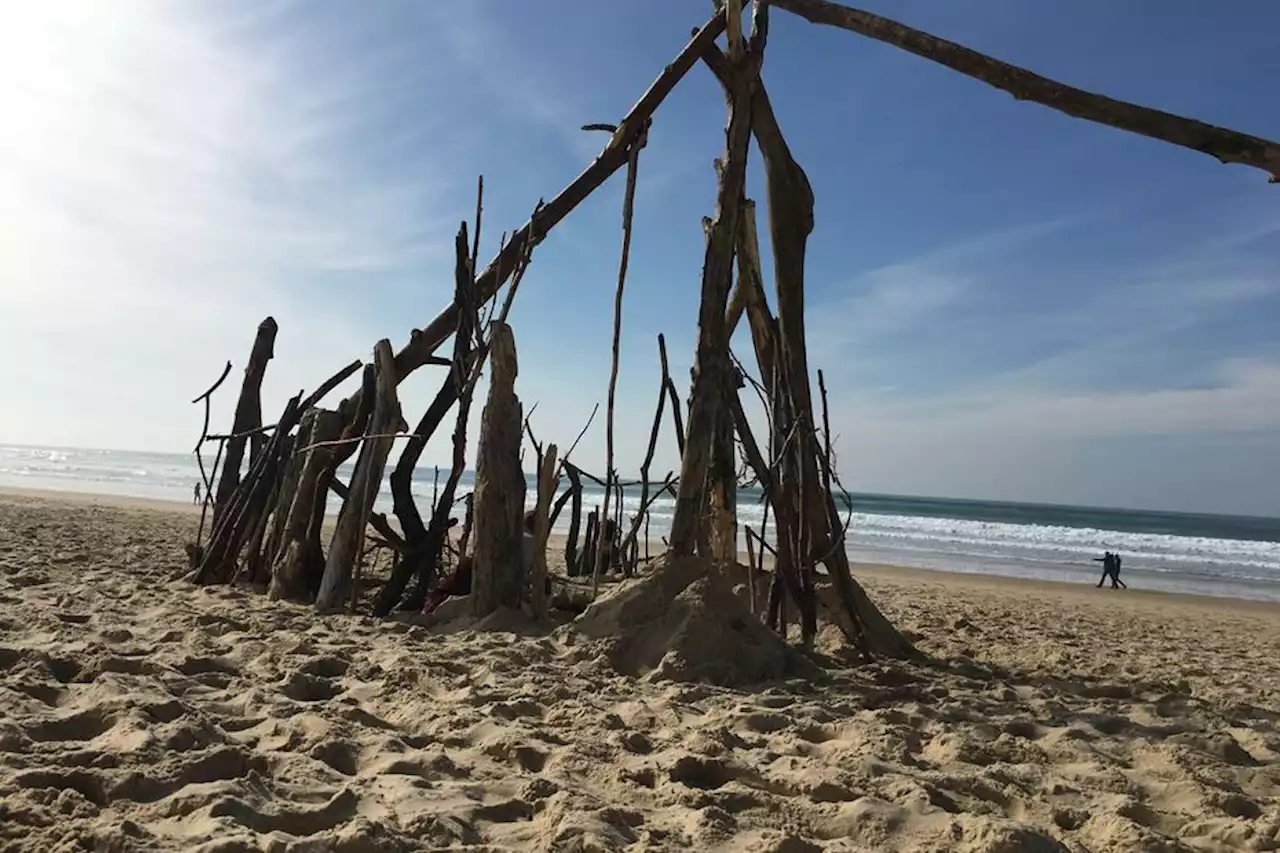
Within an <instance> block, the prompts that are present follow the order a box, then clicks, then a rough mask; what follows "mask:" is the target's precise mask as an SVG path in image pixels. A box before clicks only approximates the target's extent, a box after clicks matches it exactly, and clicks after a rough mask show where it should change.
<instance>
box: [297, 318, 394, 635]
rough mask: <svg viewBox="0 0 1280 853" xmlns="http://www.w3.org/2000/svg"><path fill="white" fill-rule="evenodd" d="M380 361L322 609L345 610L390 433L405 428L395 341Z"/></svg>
mask: <svg viewBox="0 0 1280 853" xmlns="http://www.w3.org/2000/svg"><path fill="white" fill-rule="evenodd" d="M373 355H374V363H375V364H376V365H377V377H376V384H375V388H376V391H375V399H374V403H373V411H372V414H371V415H370V417H369V423H368V426H367V427H366V429H365V438H364V440H363V441H362V442H361V443H360V451H359V454H358V455H357V457H356V465H355V470H354V471H353V472H352V475H351V491H350V494H348V496H347V500H346V501H344V502H343V504H342V509H341V510H340V511H339V513H338V521H337V524H336V526H335V528H334V533H333V539H332V541H331V542H330V544H329V554H328V557H327V559H326V560H325V566H324V576H323V577H322V578H321V580H320V590H319V592H317V593H316V609H317V610H320V611H321V612H326V611H333V610H337V609H339V608H340V607H341V606H342V604H343V601H344V600H345V599H346V595H345V593H346V592H347V590H348V589H349V587H350V584H351V583H352V579H353V578H354V576H355V565H356V561H357V560H359V559H360V558H361V554H362V553H363V551H364V535H365V527H366V525H368V523H369V513H370V512H372V511H373V502H374V500H375V499H376V498H377V496H378V486H379V484H381V482H382V474H383V471H384V470H385V468H386V464H387V456H388V455H389V454H390V453H391V444H392V441H393V439H392V438H390V437H389V434H390V433H392V432H394V431H395V430H396V429H398V428H399V426H400V403H399V400H398V399H397V397H396V372H395V361H394V360H393V356H392V353H391V342H390V341H388V340H386V339H383V340H381V341H378V345H377V346H376V347H375V348H374V351H373Z"/></svg>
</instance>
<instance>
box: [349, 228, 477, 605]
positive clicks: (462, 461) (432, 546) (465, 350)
mask: <svg viewBox="0 0 1280 853" xmlns="http://www.w3.org/2000/svg"><path fill="white" fill-rule="evenodd" d="M453 283H454V301H455V303H456V304H459V305H464V306H466V310H465V312H464V313H463V315H462V319H461V322H460V323H459V325H458V331H457V335H456V336H455V338H454V345H453V361H452V362H451V367H450V370H449V375H448V376H447V377H446V378H445V380H444V382H443V383H442V384H441V386H440V390H439V391H438V392H437V393H436V397H435V400H434V401H432V404H431V406H430V408H429V409H428V410H427V412H426V414H425V415H424V416H423V419H422V423H421V424H419V427H420V428H429V429H430V430H431V431H432V432H434V431H435V429H436V426H435V425H434V424H433V423H432V421H433V420H435V419H437V418H442V417H443V416H444V414H445V412H446V411H447V410H448V407H449V406H450V405H452V403H453V402H454V401H456V402H457V404H458V412H457V415H456V416H455V418H454V426H453V457H452V464H451V466H450V468H449V477H448V479H447V480H446V481H445V485H444V488H443V489H442V490H441V491H440V492H439V494H438V495H437V497H436V500H435V505H434V506H433V507H432V515H431V522H430V523H429V524H428V525H427V526H426V528H425V530H424V529H423V528H422V519H421V517H420V516H419V515H418V508H417V505H416V503H415V502H414V501H413V497H412V495H411V494H409V484H410V482H411V480H412V476H413V467H414V466H416V465H417V461H418V455H419V454H420V453H421V449H422V448H421V447H418V448H417V449H416V450H414V452H413V453H410V450H411V449H413V448H410V447H406V448H405V453H404V455H403V456H401V458H400V464H399V465H398V466H397V468H396V472H395V473H393V474H392V475H391V476H392V489H393V492H394V491H395V490H396V489H397V487H398V488H399V494H397V495H396V496H395V501H396V507H397V514H400V516H401V524H402V525H404V526H405V532H406V535H407V534H408V532H409V530H410V529H412V530H413V531H414V534H415V536H414V538H412V539H409V540H408V541H409V542H410V543H411V544H410V546H409V547H408V548H407V549H406V550H405V552H404V553H403V554H401V555H400V558H399V559H398V560H397V561H396V562H395V564H394V565H393V566H392V568H391V575H390V577H388V578H387V582H386V583H385V584H384V585H383V587H382V589H381V590H380V591H379V593H378V597H377V599H376V600H375V601H374V607H373V613H374V615H375V616H386V615H387V614H389V613H390V612H391V611H392V610H393V609H394V608H395V607H396V605H397V604H401V605H402V606H403V607H405V608H406V609H409V610H419V609H421V607H422V605H423V604H424V603H425V602H426V599H427V595H428V591H429V586H430V584H431V581H432V580H433V579H434V573H435V571H436V568H437V566H438V565H439V564H440V558H441V555H442V554H443V553H444V546H445V542H446V540H447V538H448V536H449V517H450V514H451V513H452V511H453V497H454V494H456V492H457V489H458V483H459V482H460V481H461V479H462V474H463V471H464V469H465V468H466V462H467V422H468V419H469V418H470V416H471V400H472V395H473V393H474V390H475V383H476V380H477V379H478V377H479V372H480V370H481V369H482V368H483V367H484V361H485V359H486V358H487V357H488V355H489V346H488V344H481V345H480V346H478V347H475V348H474V349H473V348H472V338H473V336H474V334H475V330H476V325H477V322H478V314H477V312H478V310H479V307H480V306H479V303H478V302H475V301H474V300H473V298H472V297H473V296H474V284H473V282H472V279H471V257H470V255H469V254H468V247H467V226H466V223H465V222H464V223H463V224H462V225H461V226H460V227H459V228H458V234H457V236H456V237H455V238H454V273H453ZM424 443H425V442H424ZM471 511H473V507H471V506H468V512H471ZM469 529H470V528H468V530H469ZM406 538H407V536H406ZM414 577H416V578H417V583H416V585H415V586H414V588H413V589H411V590H410V591H409V594H408V595H405V588H406V587H408V585H409V582H410V580H411V579H413V578H414ZM402 599H403V601H402Z"/></svg>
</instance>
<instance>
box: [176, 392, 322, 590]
mask: <svg viewBox="0 0 1280 853" xmlns="http://www.w3.org/2000/svg"><path fill="white" fill-rule="evenodd" d="M301 399H302V395H301V394H298V395H297V396H296V397H293V398H292V399H290V400H289V402H288V404H287V405H286V406H285V409H284V414H282V415H281V416H280V420H279V424H278V426H277V427H276V430H275V432H274V433H273V434H272V436H271V440H270V441H269V442H268V443H267V447H266V448H265V449H264V450H263V451H262V452H261V453H260V454H259V457H258V461H257V462H256V463H255V464H254V466H253V467H252V468H250V469H249V473H248V476H246V477H245V479H244V481H243V482H242V483H240V485H239V486H237V487H236V490H235V492H233V493H232V495H231V497H230V498H229V499H228V500H227V503H226V506H225V509H224V511H223V514H222V518H221V519H220V520H219V522H218V524H217V525H216V526H215V527H214V529H213V533H212V535H211V536H210V537H209V547H208V549H207V550H205V551H204V553H203V554H202V556H201V562H200V568H199V570H198V571H197V573H196V582H197V583H202V584H207V583H225V582H228V581H231V580H233V579H234V578H235V577H236V560H237V558H238V557H239V555H240V552H241V550H242V549H243V547H244V544H245V542H246V540H247V539H248V538H249V536H250V535H251V534H252V532H253V530H254V528H255V526H256V524H257V522H258V519H259V517H260V516H261V514H262V513H265V512H267V511H268V510H269V507H268V503H267V502H268V500H269V499H270V497H271V492H272V490H273V489H274V486H275V481H276V477H277V476H278V474H279V470H280V465H279V458H278V455H279V450H280V446H281V443H282V442H283V441H284V439H285V438H286V437H287V436H288V434H289V431H290V430H291V429H293V426H294V424H295V423H296V422H297V421H296V417H297V414H298V403H299V401H300V400H301Z"/></svg>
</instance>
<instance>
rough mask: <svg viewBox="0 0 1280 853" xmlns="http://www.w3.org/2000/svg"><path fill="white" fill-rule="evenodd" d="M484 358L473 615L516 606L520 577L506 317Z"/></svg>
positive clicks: (516, 445)
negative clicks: (484, 398)
mask: <svg viewBox="0 0 1280 853" xmlns="http://www.w3.org/2000/svg"><path fill="white" fill-rule="evenodd" d="M489 361H490V364H491V366H492V369H491V372H490V378H489V398H488V400H487V401H486V402H485V407H484V414H483V415H481V419H480V446H479V448H478V449H477V451H476V473H475V477H476V487H475V493H474V494H475V517H476V521H475V525H476V527H475V530H476V549H475V563H474V565H475V569H474V574H473V577H472V583H471V612H472V614H473V615H474V616H477V617H482V616H488V615H489V614H490V613H492V612H493V611H495V610H497V609H498V608H499V607H509V608H518V607H519V606H520V602H521V598H522V596H521V591H522V588H523V583H524V578H523V571H522V566H521V559H520V557H521V548H520V540H521V536H522V535H523V524H522V520H523V515H524V493H525V481H524V473H523V472H522V471H521V470H520V445H521V439H522V435H521V433H522V424H523V417H522V412H521V407H520V400H519V398H518V397H517V396H516V390H515V382H516V374H517V372H518V369H517V363H516V344H515V338H514V336H513V335H512V333H511V327H510V326H507V325H506V324H505V323H503V324H497V325H495V327H494V328H493V331H492V333H491V337H490V344H489Z"/></svg>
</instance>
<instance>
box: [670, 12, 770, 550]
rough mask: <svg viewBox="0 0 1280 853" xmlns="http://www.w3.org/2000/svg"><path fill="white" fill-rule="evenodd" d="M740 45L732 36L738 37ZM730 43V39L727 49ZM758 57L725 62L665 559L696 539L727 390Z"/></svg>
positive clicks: (691, 546) (752, 54)
mask: <svg viewBox="0 0 1280 853" xmlns="http://www.w3.org/2000/svg"><path fill="white" fill-rule="evenodd" d="M738 37H739V38H740V36H738ZM733 38H734V37H732V36H731V37H730V41H731V42H732V40H733ZM761 58H762V57H761V55H760V53H759V51H755V50H753V51H750V52H748V53H746V54H743V55H742V56H741V57H738V58H735V59H733V60H731V67H732V72H731V86H730V87H729V90H728V92H727V101H728V113H729V116H728V125H727V127H726V128H725V150H724V156H723V157H722V159H721V161H720V168H719V180H718V186H717V190H716V209H715V215H714V216H713V217H712V220H711V225H710V228H709V231H708V238H707V248H706V254H705V257H704V260H703V267H702V299H701V302H700V306H699V309H698V344H697V348H696V351H695V354H694V375H693V388H692V393H691V395H690V400H689V420H688V428H689V432H688V435H687V437H686V440H685V448H684V454H683V456H682V457H681V465H680V485H679V489H678V491H677V493H676V505H675V514H674V517H673V518H672V521H671V536H670V542H671V551H672V553H673V554H674V555H676V556H683V555H688V554H692V553H693V552H694V549H695V547H696V545H697V542H698V541H699V539H700V538H703V536H702V533H703V524H704V521H705V514H706V509H707V501H706V497H707V473H708V469H709V468H710V466H711V458H712V453H711V447H712V443H713V442H714V441H715V439H716V437H717V436H718V435H720V419H721V418H722V417H724V416H726V414H727V412H726V406H725V402H726V394H727V392H728V389H729V387H730V384H729V383H730V381H731V377H730V369H731V368H730V364H729V341H728V339H727V337H726V330H725V311H726V308H727V303H728V299H729V288H730V284H731V283H732V282H731V280H732V278H733V253H734V244H735V242H736V239H737V233H738V219H739V215H740V211H741V207H740V204H739V202H740V200H741V198H742V195H743V189H744V187H745V184H746V174H747V143H748V142H749V141H750V138H751V83H752V81H753V80H754V79H755V77H756V76H757V75H758V72H759V61H760V59H761Z"/></svg>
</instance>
